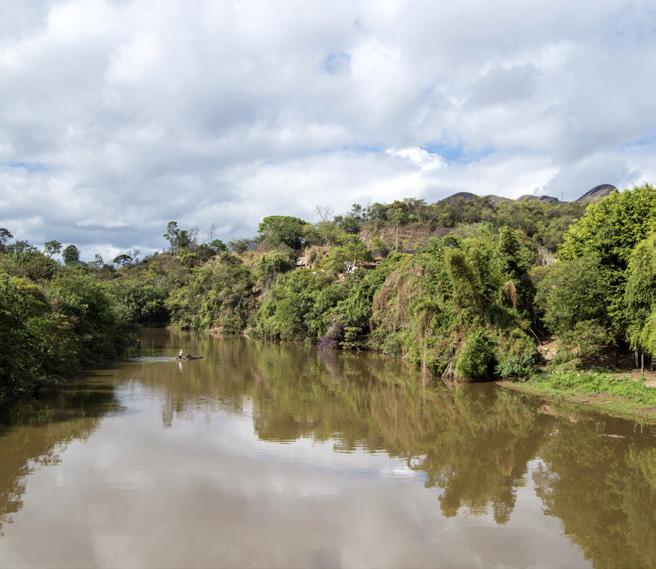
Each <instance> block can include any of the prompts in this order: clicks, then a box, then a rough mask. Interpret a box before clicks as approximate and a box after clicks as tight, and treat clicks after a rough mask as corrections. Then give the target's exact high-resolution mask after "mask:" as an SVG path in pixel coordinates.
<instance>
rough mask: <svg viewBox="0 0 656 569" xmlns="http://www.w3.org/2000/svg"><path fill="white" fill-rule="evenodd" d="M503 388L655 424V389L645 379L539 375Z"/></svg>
mask: <svg viewBox="0 0 656 569" xmlns="http://www.w3.org/2000/svg"><path fill="white" fill-rule="evenodd" d="M502 385H503V386H504V387H509V388H511V389H516V390H518V391H524V392H528V393H533V394H536V395H542V396H546V397H554V398H558V399H563V400H566V401H571V402H574V403H578V404H583V405H586V406H590V407H594V408H596V409H599V410H601V411H603V412H606V413H610V414H612V415H619V416H625V417H626V416H628V417H632V418H639V419H646V420H648V421H650V422H656V388H650V387H647V386H646V385H645V378H644V377H642V378H640V379H637V380H635V379H631V378H627V377H618V376H617V375H613V374H612V373H601V372H593V371H581V372H571V371H568V372H551V373H549V372H543V373H541V374H538V375H535V376H533V377H532V378H531V379H530V380H528V381H526V382H524V383H514V384H510V383H508V382H502Z"/></svg>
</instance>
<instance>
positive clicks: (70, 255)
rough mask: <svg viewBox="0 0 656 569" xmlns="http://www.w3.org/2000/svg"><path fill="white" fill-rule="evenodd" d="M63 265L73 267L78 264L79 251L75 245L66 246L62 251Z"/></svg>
mask: <svg viewBox="0 0 656 569" xmlns="http://www.w3.org/2000/svg"><path fill="white" fill-rule="evenodd" d="M62 258H63V259H64V264H65V265H75V264H77V263H79V262H80V250H79V249H78V248H77V247H76V246H75V245H72V244H71V245H67V246H66V247H64V250H63V251H62Z"/></svg>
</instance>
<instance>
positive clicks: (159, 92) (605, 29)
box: [0, 0, 656, 250]
mask: <svg viewBox="0 0 656 569" xmlns="http://www.w3.org/2000/svg"><path fill="white" fill-rule="evenodd" d="M5 12H6V14H7V18H4V15H3V21H2V23H0V225H3V226H8V227H10V229H11V230H12V232H13V233H14V234H16V235H20V237H22V238H27V239H30V240H33V241H35V242H38V241H41V240H43V239H46V238H57V239H60V240H61V241H66V242H69V241H74V242H76V243H78V244H79V245H81V246H83V247H84V249H85V250H87V249H88V250H93V247H94V245H97V246H98V247H99V248H100V247H101V246H102V247H105V248H106V247H107V244H111V245H110V246H111V247H113V248H116V249H127V248H134V247H138V248H141V249H142V250H147V249H149V248H152V247H159V246H162V245H163V242H162V239H161V234H162V232H163V231H162V228H163V226H164V225H165V223H166V222H167V221H168V220H169V219H178V220H179V221H180V222H181V223H185V224H191V225H200V226H201V227H206V226H208V225H209V224H210V223H212V222H215V223H216V224H217V225H219V226H220V227H221V228H222V230H223V231H224V234H223V235H222V236H223V237H224V238H231V237H237V236H240V235H249V234H252V233H253V232H254V230H255V228H256V223H257V220H258V219H259V218H260V217H261V216H263V215H266V214H270V213H275V212H281V211H285V212H293V213H297V214H298V215H305V216H307V217H310V216H311V215H312V212H313V210H314V206H315V205H318V204H321V205H330V206H331V207H332V209H333V210H334V211H340V209H341V208H343V207H348V206H349V205H350V204H351V203H352V202H353V201H387V200H392V199H397V198H402V197H409V196H414V197H423V198H425V199H439V198H440V197H444V196H445V195H448V194H450V193H452V192H455V191H461V190H467V191H473V192H477V193H481V194H488V193H499V194H501V195H507V196H516V195H521V194H524V193H530V192H532V191H535V190H538V191H551V192H554V193H560V192H562V193H563V194H564V196H565V197H566V198H574V197H576V196H577V195H579V194H581V193H583V192H584V191H586V190H587V189H589V188H590V187H591V186H593V185H595V184H597V183H600V182H609V183H614V184H617V185H625V184H632V183H636V182H639V181H643V180H645V179H649V177H650V176H652V175H653V174H654V171H653V165H652V160H651V159H650V156H653V151H654V147H655V146H656V141H655V139H654V136H653V133H654V132H655V131H656V99H654V97H653V96H652V93H653V91H654V87H655V84H654V83H655V80H654V74H653V73H652V72H651V70H652V66H653V61H654V60H655V59H656V34H654V33H653V31H654V29H655V28H656V9H655V8H654V5H653V2H652V1H650V0H634V1H632V2H628V3H627V2H625V1H624V0H600V1H596V2H591V1H590V2H586V3H585V5H584V6H583V5H581V4H577V5H573V4H571V3H569V2H565V1H564V0H562V1H561V0H559V1H556V2H550V3H544V2H537V1H534V2H533V1H531V2H519V1H511V0H502V1H501V3H496V4H490V3H489V2H483V1H482V0H480V1H474V0H472V1H468V2H452V1H446V2H440V3H439V4H435V3H434V2H429V1H428V0H426V1H418V2H412V3H409V2H405V1H398V2H389V3H387V2H386V3H385V4H384V6H383V5H381V3H380V2H374V1H373V0H360V1H357V2H335V3H331V4H330V7H329V8H327V6H326V4H325V3H320V2H318V1H307V2H297V1H292V0H281V1H280V2H276V3H269V2H263V1H259V2H258V1H248V2H236V1H235V2H230V1H228V2H221V3H217V2H212V1H210V0H195V1H194V2H186V1H183V0H171V1H170V2H166V3H162V2H158V1H155V0H141V1H139V2H136V1H132V0H120V1H118V0H59V1H56V0H51V1H46V0H43V1H35V2H30V3H25V2H16V1H13V0H11V1H9V3H8V5H7V6H6V7H4V9H3V14H4V13H5ZM636 141H639V142H640V143H637V142H636ZM90 220H93V223H90V222H89V221H90Z"/></svg>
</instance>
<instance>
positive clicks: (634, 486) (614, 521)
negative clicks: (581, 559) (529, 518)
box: [534, 419, 656, 569]
mask: <svg viewBox="0 0 656 569" xmlns="http://www.w3.org/2000/svg"><path fill="white" fill-rule="evenodd" d="M608 423H611V424H612V427H613V428H612V429H609V425H608ZM609 430H610V431H611V432H610V433H609ZM541 456H542V458H543V460H544V465H543V467H542V468H541V469H539V470H538V471H537V472H536V473H535V474H534V479H535V482H536V486H537V493H538V495H539V496H540V497H541V498H542V500H543V502H544V506H545V511H546V512H547V513H548V514H550V515H553V516H556V517H558V518H560V519H561V520H562V522H563V526H564V530H565V532H566V533H567V534H568V535H569V536H570V537H571V538H572V539H573V540H574V541H575V542H576V543H577V544H579V546H580V547H581V548H582V550H583V552H584V554H585V555H586V556H587V557H588V558H589V559H591V560H592V561H593V563H594V566H595V567H598V568H600V569H602V568H603V569H606V568H608V569H610V568H616V567H631V568H640V567H656V448H654V439H653V436H652V435H650V433H649V432H647V433H645V432H637V433H636V432H634V431H633V429H631V428H630V425H629V424H627V423H619V422H613V421H611V420H605V421H604V420H598V421H595V420H592V419H588V420H582V421H579V422H577V423H562V424H560V425H559V431H558V434H557V436H554V437H551V438H550V439H549V440H547V441H545V444H544V446H543V448H542V449H541Z"/></svg>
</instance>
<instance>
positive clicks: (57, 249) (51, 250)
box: [43, 239, 62, 257]
mask: <svg viewBox="0 0 656 569" xmlns="http://www.w3.org/2000/svg"><path fill="white" fill-rule="evenodd" d="M61 250H62V244H61V243H60V242H59V241H57V240H56V239H52V240H51V241H46V242H45V243H44V244H43V252H44V253H45V254H46V255H48V257H52V256H53V255H58V254H59V253H61Z"/></svg>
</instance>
